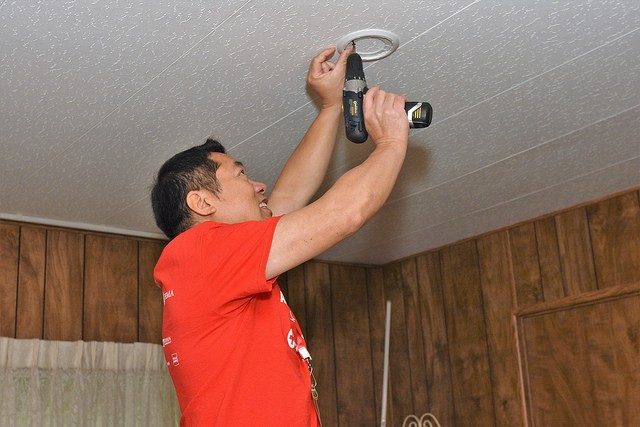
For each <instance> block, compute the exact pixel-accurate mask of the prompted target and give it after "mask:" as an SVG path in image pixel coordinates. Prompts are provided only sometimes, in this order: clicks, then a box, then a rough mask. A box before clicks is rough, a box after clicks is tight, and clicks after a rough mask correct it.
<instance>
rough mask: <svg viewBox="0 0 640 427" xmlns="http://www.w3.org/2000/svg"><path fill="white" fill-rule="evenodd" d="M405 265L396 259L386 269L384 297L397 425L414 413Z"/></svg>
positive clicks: (391, 400)
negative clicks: (388, 306) (387, 307)
mask: <svg viewBox="0 0 640 427" xmlns="http://www.w3.org/2000/svg"><path fill="white" fill-rule="evenodd" d="M402 287H403V286H402V265H401V263H394V264H392V265H390V266H388V267H386V268H385V271H384V294H385V299H387V300H389V301H391V334H390V350H389V382H390V383H391V384H392V393H390V394H389V404H390V405H393V414H394V418H393V419H394V425H395V424H399V425H401V424H402V422H401V421H400V420H402V419H403V418H404V417H405V416H407V415H410V414H413V413H414V408H413V390H412V389H411V362H410V360H409V348H408V343H407V324H406V320H405V310H404V292H403V289H402Z"/></svg>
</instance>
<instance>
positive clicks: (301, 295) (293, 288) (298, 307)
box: [286, 265, 307, 335]
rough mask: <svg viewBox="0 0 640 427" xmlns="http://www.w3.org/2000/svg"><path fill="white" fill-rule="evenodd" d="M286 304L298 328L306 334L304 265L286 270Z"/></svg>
mask: <svg viewBox="0 0 640 427" xmlns="http://www.w3.org/2000/svg"><path fill="white" fill-rule="evenodd" d="M287 291H288V295H287V297H286V298H287V304H289V307H290V308H291V311H293V314H294V315H295V316H296V319H297V320H298V323H299V324H300V329H302V333H303V334H304V335H306V334H307V311H306V308H305V306H306V304H305V299H306V292H305V284H304V265H300V266H298V267H296V268H294V269H291V270H289V271H288V272H287Z"/></svg>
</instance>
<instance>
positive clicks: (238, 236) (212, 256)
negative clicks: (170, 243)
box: [199, 217, 281, 303]
mask: <svg viewBox="0 0 640 427" xmlns="http://www.w3.org/2000/svg"><path fill="white" fill-rule="evenodd" d="M280 218H281V217H273V218H269V219H266V220H264V221H249V222H242V223H239V224H220V223H213V222H212V223H210V224H207V226H205V227H202V235H201V236H200V250H199V253H200V256H201V260H200V262H201V265H202V266H203V275H204V277H203V279H204V280H205V283H209V284H211V286H212V287H213V289H211V291H212V292H214V294H215V298H216V299H217V300H218V301H219V302H221V303H224V302H229V301H233V300H237V299H240V298H246V297H249V296H252V295H255V294H259V293H262V292H269V291H271V289H272V288H273V285H274V283H275V282H276V279H277V277H273V278H269V279H268V278H267V277H265V270H266V266H267V260H268V258H269V251H270V250H271V243H272V241H273V233H274V231H275V228H276V225H277V223H278V221H279V220H280Z"/></svg>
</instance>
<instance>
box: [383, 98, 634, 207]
mask: <svg viewBox="0 0 640 427" xmlns="http://www.w3.org/2000/svg"><path fill="white" fill-rule="evenodd" d="M638 107H640V104H637V105H634V106H633V107H630V108H627V109H624V110H622V111H619V112H617V113H614V114H611V115H609V116H607V117H604V118H602V119H600V120H598V121H595V122H593V123H589V124H587V125H585V126H582V127H581V128H578V129H574V130H572V131H569V132H566V133H564V134H562V135H559V136H556V137H554V138H551V139H548V140H546V141H544V142H541V143H540V144H537V145H533V146H531V147H529V148H527V149H525V150H522V151H518V152H517V153H514V154H512V155H510V156H507V157H505V158H502V159H500V160H497V161H495V162H493V163H489V164H488V165H485V166H482V167H481V168H478V169H475V170H473V171H470V172H467V173H465V174H463V175H459V176H457V177H455V178H453V179H450V180H448V181H443V182H440V183H438V184H436V185H434V186H433V187H428V188H425V189H422V190H420V191H416V192H415V193H411V194H407V195H405V196H402V197H399V198H397V199H392V200H389V202H388V203H387V204H386V205H385V206H389V205H392V204H394V203H396V202H399V201H401V200H404V199H407V198H409V197H413V196H416V195H418V194H421V193H424V192H425V191H429V190H433V189H436V188H438V187H441V186H443V185H445V184H449V183H452V182H455V181H457V180H459V179H462V178H464V177H467V176H469V175H473V174H474V173H477V172H480V171H481V170H484V169H489V168H491V167H493V166H495V165H497V164H499V163H502V162H504V161H506V160H509V159H512V158H514V157H517V156H519V155H521V154H524V153H527V152H529V151H532V150H535V149H537V148H540V147H543V146H545V145H547V144H551V143H553V142H555V141H557V140H559V139H561V138H565V137H567V136H570V135H571V134H574V133H577V132H580V131H583V130H585V129H588V128H590V127H591V126H595V125H597V124H600V123H603V122H605V121H607V120H610V119H613V118H615V117H618V116H620V115H622V114H625V113H627V112H629V111H631V110H634V109H636V108H638Z"/></svg>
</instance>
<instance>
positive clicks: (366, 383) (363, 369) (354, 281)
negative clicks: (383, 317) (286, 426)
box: [330, 265, 376, 426]
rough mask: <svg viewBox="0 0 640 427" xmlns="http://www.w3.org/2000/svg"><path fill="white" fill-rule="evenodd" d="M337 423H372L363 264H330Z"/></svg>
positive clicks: (349, 424) (369, 328)
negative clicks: (358, 265)
mask: <svg viewBox="0 0 640 427" xmlns="http://www.w3.org/2000/svg"><path fill="white" fill-rule="evenodd" d="M330 272H331V304H332V311H333V331H334V348H335V363H336V385H337V388H336V396H337V404H338V424H339V425H340V426H351V425H353V424H354V422H356V421H357V422H358V423H360V424H362V425H375V423H376V422H375V420H376V415H375V413H374V411H373V410H369V411H363V410H362V408H363V407H364V408H374V407H375V404H374V401H373V394H372V390H373V376H372V372H371V369H372V365H371V347H370V345H371V338H370V332H369V331H370V330H371V327H370V325H369V310H368V307H367V304H366V303H365V302H366V300H367V276H366V272H365V269H364V268H361V267H350V266H344V265H332V266H330Z"/></svg>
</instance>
